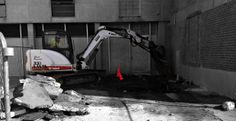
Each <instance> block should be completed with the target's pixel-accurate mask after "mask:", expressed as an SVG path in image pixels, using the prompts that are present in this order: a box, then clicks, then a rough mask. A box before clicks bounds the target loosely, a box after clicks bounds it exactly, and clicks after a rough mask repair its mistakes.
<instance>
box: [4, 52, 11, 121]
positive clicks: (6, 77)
mask: <svg viewBox="0 0 236 121" xmlns="http://www.w3.org/2000/svg"><path fill="white" fill-rule="evenodd" d="M4 80H5V81H4V97H5V114H6V121H10V119H11V116H10V111H11V107H10V96H9V95H10V94H9V93H10V91H9V71H8V57H7V56H6V57H4Z"/></svg>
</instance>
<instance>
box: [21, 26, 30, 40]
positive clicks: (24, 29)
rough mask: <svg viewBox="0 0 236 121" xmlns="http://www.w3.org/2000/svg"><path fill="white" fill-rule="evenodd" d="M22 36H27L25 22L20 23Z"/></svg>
mask: <svg viewBox="0 0 236 121" xmlns="http://www.w3.org/2000/svg"><path fill="white" fill-rule="evenodd" d="M21 30H22V37H28V29H27V24H21Z"/></svg>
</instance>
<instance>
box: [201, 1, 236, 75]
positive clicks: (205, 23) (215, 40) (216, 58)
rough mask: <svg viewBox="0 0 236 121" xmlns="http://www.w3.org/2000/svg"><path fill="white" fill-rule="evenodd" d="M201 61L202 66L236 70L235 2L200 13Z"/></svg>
mask: <svg viewBox="0 0 236 121" xmlns="http://www.w3.org/2000/svg"><path fill="white" fill-rule="evenodd" d="M201 31H202V33H201V38H202V40H201V63H202V66H203V67H206V68H213V69H220V70H228V71H236V3H235V1H234V2H230V3H227V4H224V5H222V6H219V7H217V8H215V9H212V10H209V11H207V12H205V13H203V14H202V30H201Z"/></svg>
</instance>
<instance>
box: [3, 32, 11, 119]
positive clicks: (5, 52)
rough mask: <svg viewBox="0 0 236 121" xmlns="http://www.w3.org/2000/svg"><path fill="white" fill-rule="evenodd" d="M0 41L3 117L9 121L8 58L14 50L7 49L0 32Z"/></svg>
mask: <svg viewBox="0 0 236 121" xmlns="http://www.w3.org/2000/svg"><path fill="white" fill-rule="evenodd" d="M0 40H1V43H2V49H3V61H4V62H3V73H4V74H3V76H4V98H5V115H6V121H10V119H11V116H10V111H11V107H10V97H9V96H10V95H9V70H8V56H14V49H13V48H7V43H6V39H5V37H4V36H3V34H2V33H1V32H0Z"/></svg>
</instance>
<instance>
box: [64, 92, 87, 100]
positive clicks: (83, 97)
mask: <svg viewBox="0 0 236 121" xmlns="http://www.w3.org/2000/svg"><path fill="white" fill-rule="evenodd" d="M64 93H65V94H68V95H73V96H76V97H78V98H81V99H85V96H84V95H82V94H80V93H78V92H76V91H74V90H66V91H64Z"/></svg>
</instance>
